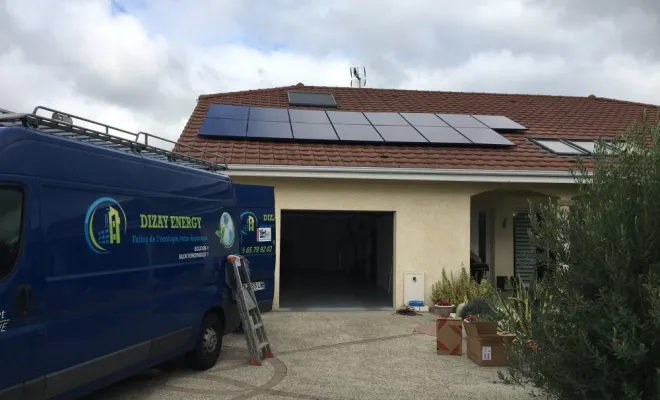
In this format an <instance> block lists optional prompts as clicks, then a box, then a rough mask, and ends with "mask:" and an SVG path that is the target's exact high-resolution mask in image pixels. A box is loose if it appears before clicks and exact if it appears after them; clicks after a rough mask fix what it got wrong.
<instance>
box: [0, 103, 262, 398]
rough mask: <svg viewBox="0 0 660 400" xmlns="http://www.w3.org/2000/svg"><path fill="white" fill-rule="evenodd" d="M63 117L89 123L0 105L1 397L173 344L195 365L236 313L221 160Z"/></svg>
mask: <svg viewBox="0 0 660 400" xmlns="http://www.w3.org/2000/svg"><path fill="white" fill-rule="evenodd" d="M38 111H45V112H52V113H53V114H52V116H49V117H42V116H39V115H38ZM73 118H75V119H78V120H81V121H84V123H85V124H97V125H100V124H98V123H94V122H93V121H89V120H86V119H83V118H80V117H75V116H72V115H67V114H63V113H60V112H57V111H56V110H52V109H48V108H43V107H37V109H35V111H34V113H32V114H8V113H5V114H0V365H2V367H3V373H2V374H0V398H1V399H3V400H4V399H11V400H15V399H25V400H26V399H30V400H39V399H71V398H77V397H80V396H82V395H85V394H87V393H90V392H92V391H94V390H97V389H99V388H101V387H104V386H106V385H109V384H111V383H113V382H116V381H118V380H120V379H123V378H125V377H127V376H129V375H132V374H134V373H137V372H140V371H142V370H145V369H147V368H150V367H153V366H155V365H158V364H160V363H162V362H164V361H166V360H168V359H171V358H173V357H177V356H179V355H185V356H186V358H187V360H188V362H189V364H190V366H191V367H192V368H194V369H198V370H205V369H208V368H211V367H212V366H213V365H215V363H216V360H217V359H218V356H219V353H220V349H221V346H222V337H223V335H225V334H227V333H229V332H232V331H234V330H235V329H236V328H237V327H238V326H239V317H238V313H237V308H236V306H235V302H234V301H233V299H232V294H231V289H230V288H229V287H228V285H227V281H226V276H227V275H226V270H225V262H226V256H227V255H229V254H237V253H239V252H240V246H239V242H240V238H239V232H240V229H241V228H240V213H239V209H238V207H237V203H236V194H235V187H234V185H233V184H232V182H231V180H230V179H229V178H228V177H227V176H225V175H223V174H221V173H218V172H216V171H219V170H222V169H224V168H226V164H225V165H220V164H214V163H210V162H207V161H205V160H202V159H197V158H193V157H189V156H184V155H181V154H178V153H174V152H171V151H165V150H161V149H159V148H156V147H154V146H152V145H150V144H149V139H152V140H151V141H153V138H155V137H154V136H151V135H148V134H145V133H140V134H132V135H133V137H132V138H130V139H127V138H126V136H128V135H129V134H130V133H129V132H126V131H122V130H119V129H117V128H113V127H111V126H108V125H101V128H99V129H98V130H96V129H94V130H92V129H89V128H86V127H82V126H81V125H82V124H78V125H74V124H73ZM111 132H115V133H116V134H111ZM129 137H130V136H129ZM141 138H142V140H141ZM178 146H181V145H178ZM196 152H197V153H200V154H201V153H202V151H201V150H196ZM213 157H216V155H213ZM207 158H208V157H207ZM270 190H271V191H272V188H270ZM255 193H256V192H255ZM270 206H271V207H272V204H271V205H270ZM273 231H274V230H273ZM271 298H272V296H271Z"/></svg>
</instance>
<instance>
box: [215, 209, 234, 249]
mask: <svg viewBox="0 0 660 400" xmlns="http://www.w3.org/2000/svg"><path fill="white" fill-rule="evenodd" d="M215 235H216V236H217V237H218V239H220V243H222V244H223V245H224V246H225V247H231V246H232V245H233V244H234V239H235V238H236V233H235V228H234V220H233V219H232V217H231V215H229V213H223V214H222V216H221V217H220V224H219V226H218V230H217V231H215Z"/></svg>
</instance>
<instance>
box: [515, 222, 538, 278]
mask: <svg viewBox="0 0 660 400" xmlns="http://www.w3.org/2000/svg"><path fill="white" fill-rule="evenodd" d="M531 229H532V221H531V220H530V218H529V214H527V213H519V214H516V215H515V216H514V217H513V274H514V276H515V277H516V278H520V279H522V281H523V283H524V284H525V285H529V284H530V283H531V282H532V279H533V278H534V271H535V270H536V250H535V249H534V247H533V246H532V244H531V242H530V240H529V231H530V230H531Z"/></svg>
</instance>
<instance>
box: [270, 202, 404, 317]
mask: <svg viewBox="0 0 660 400" xmlns="http://www.w3.org/2000/svg"><path fill="white" fill-rule="evenodd" d="M280 221H281V228H280V229H281V232H280V238H281V243H280V256H281V258H280V308H281V309H387V310H391V309H392V307H393V300H392V299H393V285H394V283H393V281H392V280H393V276H392V268H393V255H394V253H393V251H394V250H393V249H394V213H384V212H357V211H348V212H347V211H285V210H282V214H281V218H280Z"/></svg>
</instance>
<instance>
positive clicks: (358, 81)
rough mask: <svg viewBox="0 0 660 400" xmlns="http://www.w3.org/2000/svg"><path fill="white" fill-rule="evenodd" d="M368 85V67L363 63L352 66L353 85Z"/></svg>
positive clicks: (353, 86)
mask: <svg viewBox="0 0 660 400" xmlns="http://www.w3.org/2000/svg"><path fill="white" fill-rule="evenodd" d="M365 86H367V69H366V68H365V67H364V66H362V65H355V66H352V67H351V87H352V88H363V87H365Z"/></svg>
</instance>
